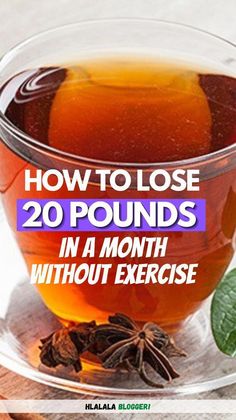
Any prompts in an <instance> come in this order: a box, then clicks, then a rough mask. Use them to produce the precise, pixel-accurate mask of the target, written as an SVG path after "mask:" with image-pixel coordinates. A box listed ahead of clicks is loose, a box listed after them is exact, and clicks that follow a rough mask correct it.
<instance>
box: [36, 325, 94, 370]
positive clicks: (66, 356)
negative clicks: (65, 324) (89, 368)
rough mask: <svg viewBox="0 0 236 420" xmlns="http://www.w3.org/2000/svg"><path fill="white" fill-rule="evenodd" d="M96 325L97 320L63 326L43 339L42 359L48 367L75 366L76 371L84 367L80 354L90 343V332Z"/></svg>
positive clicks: (41, 347)
mask: <svg viewBox="0 0 236 420" xmlns="http://www.w3.org/2000/svg"><path fill="white" fill-rule="evenodd" d="M95 326H96V323H95V321H92V322H84V323H81V324H76V325H74V326H72V327H69V328H61V329H59V330H58V331H56V332H54V333H52V334H50V335H49V336H48V337H46V338H43V339H41V343H42V346H40V347H39V348H40V350H41V352H40V360H41V362H42V363H43V364H44V365H46V366H48V367H56V366H58V365H60V364H61V365H63V366H71V365H72V366H73V367H74V369H75V371H76V372H79V371H80V370H81V369H82V366H81V362H80V355H81V353H83V352H84V351H86V350H87V349H88V347H89V345H90V332H91V330H92V329H93V328H94V327H95Z"/></svg>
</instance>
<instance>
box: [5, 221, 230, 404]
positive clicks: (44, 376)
mask: <svg viewBox="0 0 236 420" xmlns="http://www.w3.org/2000/svg"><path fill="white" fill-rule="evenodd" d="M0 232H1V236H0V267H1V282H0V296H1V305H0V364H2V365H3V366H4V367H6V368H8V369H10V370H12V371H14V372H15V373H18V374H20V375H23V376H25V377H27V378H30V379H32V380H35V381H37V382H40V383H43V384H46V385H50V386H54V387H57V388H61V389H64V390H70V391H73V392H77V393H83V394H84V393H85V394H93V395H99V396H107V397H109V396H110V397H113V398H115V397H120V398H122V397H127V396H129V397H131V396H132V397H134V396H137V397H144V396H146V397H159V398H160V397H162V396H163V397H164V396H172V397H174V396H176V395H177V394H178V395H181V394H182V395H184V394H193V393H199V392H203V391H210V390H214V389H217V388H220V387H222V386H226V385H230V384H233V383H235V382H236V360H235V359H233V358H230V357H227V356H225V355H224V354H222V353H221V352H220V351H219V350H218V349H217V347H216V345H215V343H214V340H213V338H212V334H211V330H210V323H209V303H206V304H205V305H204V306H203V307H202V309H201V310H200V311H199V312H197V313H196V314H195V315H194V316H192V317H191V318H190V319H188V320H187V321H186V323H185V325H184V326H183V329H182V331H181V332H179V333H178V334H177V335H176V337H175V340H176V344H177V345H179V347H181V348H183V349H184V350H185V351H186V352H187V353H188V357H186V358H173V365H174V367H175V368H176V369H177V371H178V372H179V373H180V378H178V379H175V380H173V382H172V383H170V384H167V385H166V386H165V388H164V389H155V388H150V387H148V386H147V385H146V384H144V383H143V382H142V381H141V380H140V379H139V377H138V375H137V374H136V373H127V372H125V371H119V372H113V371H110V370H109V371H107V370H104V369H101V368H100V367H99V366H98V365H96V364H95V363H94V364H93V363H91V362H90V363H88V362H87V361H83V371H82V372H80V374H76V373H74V372H73V370H72V369H71V370H70V369H65V368H58V369H47V368H45V367H43V366H42V365H40V363H39V349H38V346H39V339H40V338H42V337H45V336H47V335H48V334H50V333H51V332H52V331H53V330H55V329H56V328H58V326H59V322H58V320H57V319H56V318H55V316H54V315H53V314H52V313H51V312H50V311H49V310H48V309H47V308H46V307H45V305H44V304H43V302H42V300H41V298H40V296H39V295H38V293H37V291H36V289H35V288H34V287H33V286H31V285H30V284H29V279H28V278H27V271H26V268H25V265H24V262H23V260H22V257H21V255H20V253H19V251H18V249H17V246H16V244H15V241H14V238H13V236H12V233H11V232H10V229H9V227H8V225H7V223H6V221H5V218H4V216H3V215H1V216H0Z"/></svg>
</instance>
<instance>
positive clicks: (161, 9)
mask: <svg viewBox="0 0 236 420" xmlns="http://www.w3.org/2000/svg"><path fill="white" fill-rule="evenodd" d="M115 16H118V17H130V16H133V17H150V18H158V19H164V20H170V21H177V22H181V23H186V24H190V25H194V26H196V27H198V28H201V29H205V30H208V31H210V32H212V33H215V34H217V35H220V36H222V37H224V38H227V39H229V40H231V41H234V42H236V24H235V22H236V0H0V55H1V54H3V53H4V52H6V51H7V50H8V49H9V48H10V47H12V46H13V45H14V44H16V43H18V42H19V41H21V40H23V39H25V38H27V37H28V36H30V35H32V34H34V33H37V32H38V31H42V30H45V29H48V28H50V27H55V26H57V25H60V24H66V23H71V22H76V21H78V20H83V19H94V18H98V17H101V18H102V17H115ZM0 394H1V395H4V396H5V397H7V398H11V399H27V398H29V399H37V398H38V399H40V398H41V399H53V398H55V399H60V398H62V399H63V398H81V396H76V395H73V394H69V393H67V392H64V391H59V390H56V389H53V388H49V387H47V386H44V385H40V384H37V383H34V382H32V381H30V380H28V379H25V378H22V377H20V376H18V375H16V374H14V373H12V372H10V371H8V370H6V369H4V368H2V367H0ZM235 396H236V385H234V386H228V387H225V388H221V389H219V390H217V391H213V392H209V393H204V394H199V395H194V396H192V397H191V398H201V399H202V398H207V399H218V398H229V399H231V398H232V399H234V398H235ZM83 398H86V396H83ZM0 416H1V415H0ZM85 416H86V417H87V416H89V415H88V414H86V415H83V414H81V415H79V414H78V415H63V414H61V415H50V416H47V418H50V419H55V420H59V419H67V418H70V419H83V418H84V417H85ZM92 416H93V418H94V419H105V418H108V417H106V416H105V415H104V414H98V415H95V414H94V415H92ZM45 417H46V416H45ZM146 417H147V419H150V420H151V419H154V418H155V419H156V418H158V419H161V420H162V419H163V420H164V419H168V420H172V419H177V420H178V419H183V420H185V419H186V420H191V419H203V420H204V419H206V420H207V419H212V420H213V419H221V418H224V419H229V420H231V419H232V420H233V419H235V416H234V415H231V414H228V415H217V414H215V415H212V414H201V415H194V414H192V415H189V414H185V415H181V414H180V415H155V414H149V415H142V419H143V418H146ZM119 418H121V419H122V418H126V419H133V418H136V415H134V414H125V415H121V414H120V415H119Z"/></svg>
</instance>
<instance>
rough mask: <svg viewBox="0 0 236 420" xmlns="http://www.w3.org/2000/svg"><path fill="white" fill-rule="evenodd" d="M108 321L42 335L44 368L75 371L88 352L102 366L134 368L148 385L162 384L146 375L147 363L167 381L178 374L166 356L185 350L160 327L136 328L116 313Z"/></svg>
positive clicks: (135, 325) (145, 326) (80, 367)
mask: <svg viewBox="0 0 236 420" xmlns="http://www.w3.org/2000/svg"><path fill="white" fill-rule="evenodd" d="M108 321H109V322H108V323H107V324H101V325H98V326H97V325H96V322H95V321H92V322H90V323H81V324H76V325H74V326H73V327H70V328H61V329H60V330H58V331H56V332H54V333H53V334H51V335H50V336H48V337H47V338H44V339H43V340H41V343H42V346H41V347H40V350H41V353H40V359H41V362H42V363H43V364H45V365H46V366H48V367H56V366H57V365H59V364H62V365H64V366H70V365H72V366H73V367H74V369H75V370H76V371H77V372H79V371H80V370H81V369H82V366H81V361H80V355H81V354H82V353H83V352H85V351H89V352H91V353H93V354H95V355H96V356H97V357H98V358H99V359H100V360H101V362H102V366H103V367H104V368H105V369H118V368H123V369H127V370H129V371H136V372H138V374H139V376H140V378H141V379H142V380H143V381H144V382H145V383H147V384H148V385H150V386H154V387H157V388H162V387H163V385H162V384H160V383H159V382H157V381H154V380H153V379H152V378H150V377H149V376H148V374H147V370H146V366H147V365H149V366H150V367H151V368H152V369H153V370H154V371H155V372H156V373H157V374H158V375H159V376H161V377H162V378H163V379H165V380H166V381H168V382H169V381H171V380H172V379H174V378H177V377H179V374H178V373H177V372H176V370H175V369H174V367H173V366H172V364H171V363H170V361H169V358H170V357H175V356H186V353H184V352H183V351H182V350H180V349H178V348H177V347H176V346H175V344H174V341H173V339H171V338H170V337H169V335H168V334H167V333H166V332H165V331H163V330H162V329H161V328H160V327H158V326H157V325H156V324H154V323H152V322H147V323H146V324H145V325H144V326H143V327H141V328H140V327H139V326H138V325H137V324H136V323H135V322H134V321H133V320H132V319H130V318H129V317H128V316H126V315H124V314H120V313H117V314H115V315H112V316H110V317H109V318H108Z"/></svg>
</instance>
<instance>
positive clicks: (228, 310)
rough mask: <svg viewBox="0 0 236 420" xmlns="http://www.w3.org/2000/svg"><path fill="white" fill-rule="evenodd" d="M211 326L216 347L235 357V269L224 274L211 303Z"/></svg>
mask: <svg viewBox="0 0 236 420" xmlns="http://www.w3.org/2000/svg"><path fill="white" fill-rule="evenodd" d="M211 328H212V332H213V336H214V339H215V342H216V344H217V346H218V348H219V349H220V350H221V351H222V352H223V353H225V354H228V355H229V356H232V357H236V269H234V270H232V271H230V272H229V273H228V274H226V275H225V276H224V278H223V280H222V281H221V282H220V284H219V286H218V287H217V289H216V291H215V294H214V296H213V299H212V303H211Z"/></svg>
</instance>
